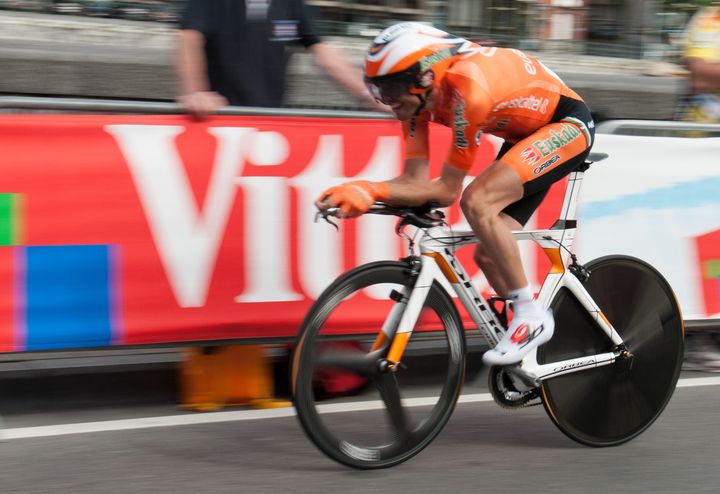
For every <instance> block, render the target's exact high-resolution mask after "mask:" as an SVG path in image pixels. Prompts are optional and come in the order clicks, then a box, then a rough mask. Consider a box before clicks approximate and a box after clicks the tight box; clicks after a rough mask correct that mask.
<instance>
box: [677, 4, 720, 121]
mask: <svg viewBox="0 0 720 494" xmlns="http://www.w3.org/2000/svg"><path fill="white" fill-rule="evenodd" d="M685 63H686V65H687V69H688V71H689V73H690V74H689V85H690V87H689V89H690V94H689V95H688V97H687V100H686V102H685V105H684V108H683V110H682V112H681V115H680V118H681V119H682V120H690V121H695V122H720V2H717V1H716V2H712V5H711V6H708V7H704V8H702V9H700V10H698V11H697V12H696V13H695V15H693V17H692V18H691V19H690V21H689V23H688V26H687V29H686V46H685Z"/></svg>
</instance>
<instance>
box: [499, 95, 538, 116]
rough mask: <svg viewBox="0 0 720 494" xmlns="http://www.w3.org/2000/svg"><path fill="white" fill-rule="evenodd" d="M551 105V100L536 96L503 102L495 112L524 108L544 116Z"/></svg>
mask: <svg viewBox="0 0 720 494" xmlns="http://www.w3.org/2000/svg"><path fill="white" fill-rule="evenodd" d="M549 104H550V100H549V99H547V98H539V97H536V96H534V95H530V96H520V97H518V98H514V99H511V100H507V101H503V102H501V103H499V104H497V105H496V106H495V108H493V110H492V111H493V112H498V111H501V110H506V109H511V108H522V109H524V110H530V111H536V112H540V113H542V114H545V113H546V112H547V107H548V105H549Z"/></svg>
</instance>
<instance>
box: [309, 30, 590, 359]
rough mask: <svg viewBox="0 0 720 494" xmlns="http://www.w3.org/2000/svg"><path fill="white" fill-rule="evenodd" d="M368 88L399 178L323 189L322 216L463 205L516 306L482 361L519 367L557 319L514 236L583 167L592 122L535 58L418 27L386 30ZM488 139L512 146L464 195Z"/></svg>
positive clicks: (376, 45) (494, 279)
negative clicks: (398, 161)
mask: <svg viewBox="0 0 720 494" xmlns="http://www.w3.org/2000/svg"><path fill="white" fill-rule="evenodd" d="M365 81H366V83H367V86H368V89H369V90H370V92H371V93H372V94H373V96H375V98H376V99H377V100H378V101H379V102H382V103H384V104H386V105H388V106H390V107H391V109H392V111H393V113H394V114H395V116H396V118H398V119H399V120H401V121H402V128H403V132H404V135H405V140H406V146H405V168H404V171H403V173H402V174H401V175H400V176H398V177H396V178H394V179H392V180H388V181H386V182H368V181H362V180H356V181H351V182H347V183H344V184H341V185H337V186H335V187H331V188H330V189H328V190H326V191H325V192H323V193H322V194H321V195H320V197H319V198H318V200H317V202H316V205H317V206H318V207H319V208H320V209H326V208H329V207H339V208H340V210H341V212H342V214H343V215H344V216H346V217H354V216H358V215H361V214H363V213H365V212H367V211H368V209H369V207H370V206H371V205H372V204H373V203H374V202H375V201H382V202H386V203H389V204H394V205H404V206H418V205H423V204H426V203H429V202H436V203H438V204H439V205H441V206H447V205H450V204H452V203H453V202H454V201H455V200H457V199H458V198H459V197H460V205H461V208H462V211H463V213H464V215H465V218H466V219H467V221H468V223H469V224H470V226H471V227H472V229H473V232H474V233H475V234H476V235H477V237H478V239H479V240H480V243H479V244H478V246H477V248H476V251H475V255H474V259H475V261H476V262H477V263H478V265H479V266H480V268H481V269H482V270H483V272H484V274H485V276H486V277H487V279H488V281H489V282H490V285H491V286H492V287H493V289H494V290H495V291H496V292H497V293H498V295H500V296H502V297H504V298H506V299H510V300H511V301H512V302H513V314H514V316H513V320H512V323H511V325H510V327H509V329H508V331H507V334H506V335H505V337H504V338H503V339H502V340H501V341H500V343H498V345H497V346H496V347H495V348H494V349H491V350H489V351H487V352H485V354H484V355H483V361H484V362H485V364H487V365H508V364H513V363H516V362H519V361H520V360H522V358H523V357H524V356H525V355H526V354H527V353H528V352H529V351H530V350H532V349H533V348H535V347H537V346H538V345H541V344H543V343H545V342H547V341H548V340H549V339H550V338H551V337H552V334H553V330H554V320H553V317H552V314H551V313H550V312H549V311H545V310H543V309H542V308H541V306H540V304H539V303H538V302H537V301H536V300H535V299H534V296H533V293H532V291H531V288H530V286H529V283H528V280H527V277H526V276H525V272H524V269H523V266H522V261H521V258H520V251H519V248H518V245H517V242H516V241H515V239H514V238H513V236H512V233H511V231H512V230H519V229H521V228H522V227H523V225H524V224H525V223H526V222H527V221H528V219H529V218H530V216H531V215H532V213H533V212H534V211H535V209H536V208H537V207H538V205H539V204H540V202H541V201H542V200H543V198H544V197H545V195H546V194H547V191H548V189H549V187H550V185H551V184H552V183H553V182H555V181H557V180H559V179H560V178H562V177H563V176H565V175H567V174H568V173H570V172H571V171H572V170H574V169H575V168H576V167H578V166H579V165H581V164H582V163H583V161H584V159H585V157H586V156H587V155H588V153H589V151H590V147H591V146H592V141H593V137H594V123H593V121H592V117H591V115H590V111H589V109H588V107H587V106H586V105H585V103H584V102H583V100H582V98H580V96H578V95H577V94H576V93H575V92H574V91H573V90H572V89H570V88H568V87H567V86H566V85H565V84H564V83H563V82H562V80H561V79H560V78H559V77H558V76H557V75H555V74H554V73H553V72H552V71H551V70H550V69H548V68H547V67H545V66H544V65H542V64H541V63H540V62H539V61H538V60H537V59H535V58H533V57H531V56H528V55H526V54H525V53H523V52H521V51H519V50H514V49H505V48H496V47H483V46H480V45H478V44H475V43H472V42H470V41H468V40H466V39H463V38H459V37H457V36H453V35H451V34H449V33H446V32H444V31H441V30H438V29H435V28H432V27H430V26H426V25H423V24H419V23H412V22H403V23H400V24H396V25H394V26H391V27H389V28H387V29H385V30H384V31H383V32H382V33H380V34H379V35H378V36H377V37H376V38H375V39H374V40H373V43H372V44H371V46H370V48H369V50H368V52H367V55H366V57H365ZM430 122H435V123H439V124H442V125H445V126H448V127H450V128H451V129H452V131H453V136H454V137H453V144H452V147H451V149H450V151H449V153H448V155H447V158H446V160H445V163H444V165H443V168H442V172H441V175H440V176H439V177H438V178H435V179H432V180H431V179H430V177H429V174H428V155H429V153H428V151H429V149H428V148H429V146H428V125H429V123H430ZM482 133H488V134H493V135H495V136H498V137H501V138H503V139H504V140H505V142H504V144H503V146H502V147H501V149H500V152H499V153H498V157H497V159H496V161H495V162H493V163H492V164H491V165H490V166H489V167H488V168H486V169H485V170H484V171H483V172H482V173H481V174H480V175H478V176H477V177H475V179H474V180H473V181H472V182H471V183H470V185H468V186H467V188H465V190H464V191H463V179H464V178H465V175H466V174H467V173H468V170H469V169H470V167H471V166H472V164H473V161H474V158H475V154H476V151H477V149H478V146H479V143H480V136H481V135H482Z"/></svg>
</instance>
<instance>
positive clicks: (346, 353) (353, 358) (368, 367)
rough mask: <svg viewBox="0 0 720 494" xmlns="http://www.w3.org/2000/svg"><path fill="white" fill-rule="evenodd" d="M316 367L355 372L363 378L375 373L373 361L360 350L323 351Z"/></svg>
mask: <svg viewBox="0 0 720 494" xmlns="http://www.w3.org/2000/svg"><path fill="white" fill-rule="evenodd" d="M316 367H333V368H337V369H345V370H349V371H354V372H357V373H358V374H361V375H363V376H365V377H368V376H370V375H372V374H373V373H374V371H375V364H374V360H373V359H372V357H371V355H370V354H367V353H365V352H363V351H362V350H359V349H358V350H347V349H342V350H332V349H330V350H325V351H323V352H322V353H321V354H320V357H319V358H318V359H317V365H316Z"/></svg>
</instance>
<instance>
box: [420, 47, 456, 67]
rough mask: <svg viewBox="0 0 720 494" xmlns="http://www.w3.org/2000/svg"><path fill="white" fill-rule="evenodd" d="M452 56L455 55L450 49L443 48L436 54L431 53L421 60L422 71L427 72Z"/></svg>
mask: <svg viewBox="0 0 720 494" xmlns="http://www.w3.org/2000/svg"><path fill="white" fill-rule="evenodd" d="M452 55H453V53H452V51H451V50H450V48H443V49H442V50H438V51H436V52H435V53H431V54H430V55H428V56H427V57H424V58H422V59H420V71H421V72H422V71H425V70H427V69H428V68H430V67H432V66H433V65H435V64H436V63H438V62H442V61H443V60H445V59H446V58H450V57H451V56H452Z"/></svg>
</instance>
